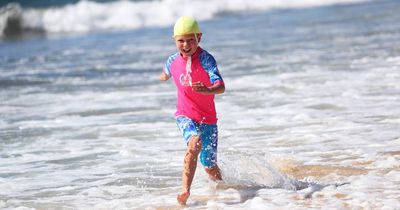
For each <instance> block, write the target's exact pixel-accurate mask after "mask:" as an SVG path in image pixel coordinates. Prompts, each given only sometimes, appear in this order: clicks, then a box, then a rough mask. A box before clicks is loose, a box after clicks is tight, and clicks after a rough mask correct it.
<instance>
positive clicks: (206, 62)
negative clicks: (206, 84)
mask: <svg viewBox="0 0 400 210" xmlns="http://www.w3.org/2000/svg"><path fill="white" fill-rule="evenodd" d="M200 62H201V65H202V66H203V68H204V70H206V71H207V73H208V76H209V77H210V82H211V84H214V83H215V82H216V81H220V82H223V80H222V77H221V74H220V73H219V70H218V67H217V61H215V59H214V57H213V56H212V55H211V54H209V53H208V52H207V51H205V50H203V52H202V53H201V55H200Z"/></svg>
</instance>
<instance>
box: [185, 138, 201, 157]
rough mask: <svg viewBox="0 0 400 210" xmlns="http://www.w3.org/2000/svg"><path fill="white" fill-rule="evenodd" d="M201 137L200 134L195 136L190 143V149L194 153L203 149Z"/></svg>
mask: <svg viewBox="0 0 400 210" xmlns="http://www.w3.org/2000/svg"><path fill="white" fill-rule="evenodd" d="M201 146H202V144H201V139H200V136H193V137H192V138H191V139H190V141H189V144H188V149H189V151H190V152H192V153H197V154H198V153H199V152H200V151H201Z"/></svg>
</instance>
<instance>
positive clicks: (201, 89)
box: [192, 82, 211, 94]
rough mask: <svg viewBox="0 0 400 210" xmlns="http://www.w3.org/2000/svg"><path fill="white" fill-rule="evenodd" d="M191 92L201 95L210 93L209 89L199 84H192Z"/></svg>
mask: <svg viewBox="0 0 400 210" xmlns="http://www.w3.org/2000/svg"><path fill="white" fill-rule="evenodd" d="M192 90H193V91H196V92H199V93H203V94H210V93H211V91H210V89H209V88H208V87H207V86H205V85H204V84H203V83H201V82H195V83H192Z"/></svg>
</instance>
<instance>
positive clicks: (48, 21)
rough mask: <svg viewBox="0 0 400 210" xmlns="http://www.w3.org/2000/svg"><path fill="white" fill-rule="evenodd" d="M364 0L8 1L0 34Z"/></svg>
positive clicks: (152, 23) (0, 15)
mask: <svg viewBox="0 0 400 210" xmlns="http://www.w3.org/2000/svg"><path fill="white" fill-rule="evenodd" d="M362 1H365V0H326V1H318V0H307V1H299V0H274V1H246V0H234V1H232V0H210V1H207V2H206V3H205V2H204V1H201V0H193V1H187V0H162V1H139V2H136V1H135V2H134V1H126V0H121V1H113V2H108V3H98V2H94V1H85V0H83V1H79V2H77V3H76V4H68V5H65V6H62V7H47V8H22V7H21V6H20V5H19V4H17V3H10V4H8V5H6V6H5V7H2V8H0V37H3V36H14V35H18V34H21V33H24V32H26V31H29V32H32V31H33V32H43V33H88V32H93V31H109V30H131V29H138V28H143V27H163V26H168V25H171V24H173V22H174V21H175V20H176V19H177V18H178V17H179V16H182V15H190V16H194V17H196V18H197V19H199V20H208V19H211V18H213V17H216V16H219V15H222V14H227V13H235V12H246V11H262V10H270V9H288V8H289V9H290V8H304V7H314V6H324V5H333V4H347V3H357V2H362Z"/></svg>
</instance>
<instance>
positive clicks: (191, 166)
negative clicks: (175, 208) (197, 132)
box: [177, 136, 201, 205]
mask: <svg viewBox="0 0 400 210" xmlns="http://www.w3.org/2000/svg"><path fill="white" fill-rule="evenodd" d="M200 151H201V140H200V137H199V136H193V137H192V138H191V139H190V140H189V143H188V148H187V150H186V155H185V158H184V166H183V172H182V191H181V194H179V195H178V197H177V200H178V202H179V203H180V204H182V205H185V204H186V201H187V199H188V198H189V195H190V186H191V185H192V181H193V177H194V174H195V172H196V166H197V159H198V156H199V153H200Z"/></svg>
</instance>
